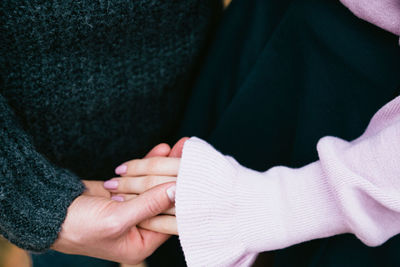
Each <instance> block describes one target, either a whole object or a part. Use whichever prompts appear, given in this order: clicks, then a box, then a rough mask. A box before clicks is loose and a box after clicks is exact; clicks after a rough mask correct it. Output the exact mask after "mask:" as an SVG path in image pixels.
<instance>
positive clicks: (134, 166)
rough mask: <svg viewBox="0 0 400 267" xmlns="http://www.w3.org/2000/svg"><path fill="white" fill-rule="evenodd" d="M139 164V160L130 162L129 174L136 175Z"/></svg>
mask: <svg viewBox="0 0 400 267" xmlns="http://www.w3.org/2000/svg"><path fill="white" fill-rule="evenodd" d="M138 164H139V160H137V159H134V160H131V161H130V162H128V164H127V166H128V170H127V173H134V172H135V170H136V169H137V166H138Z"/></svg>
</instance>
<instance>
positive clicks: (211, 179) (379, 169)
mask: <svg viewBox="0 0 400 267" xmlns="http://www.w3.org/2000/svg"><path fill="white" fill-rule="evenodd" d="M260 142H262V140H261V141H260ZM317 150H318V154H319V158H320V160H319V161H317V162H314V163H311V164H309V165H307V166H304V167H302V168H299V169H291V168H287V167H283V166H278V167H274V168H271V169H269V170H268V171H266V172H263V173H260V172H256V171H253V170H250V169H247V168H245V167H243V166H241V165H239V164H238V163H237V162H236V161H235V160H234V159H233V158H231V157H229V156H224V155H222V154H220V153H219V152H218V151H216V150H215V149H214V148H213V147H211V146H210V145H208V144H207V143H205V142H204V141H202V140H200V139H198V138H191V139H190V140H188V141H187V142H186V144H185V146H184V149H183V156H182V162H181V168H180V171H179V176H178V182H177V195H176V215H177V220H178V231H179V235H180V240H181V244H182V246H183V250H184V253H185V257H186V260H187V263H188V265H189V266H248V265H250V264H251V263H252V261H253V259H254V257H255V256H256V255H257V253H259V252H261V251H268V250H275V249H280V248H284V247H287V246H290V245H293V244H297V243H300V242H304V241H307V240H311V239H316V238H323V237H329V236H333V235H337V234H343V233H353V234H355V235H356V236H357V237H358V238H359V239H360V240H361V241H362V242H364V243H365V244H367V245H370V246H377V245H380V244H382V243H384V242H385V241H386V240H388V239H389V238H390V237H392V236H394V235H396V234H399V233H400V97H397V98H396V99H394V100H393V101H392V102H390V103H389V104H387V105H386V106H384V107H383V108H382V109H381V110H379V111H378V113H376V114H375V116H374V117H373V118H372V120H371V122H370V124H369V126H368V128H367V130H366V131H365V133H364V134H363V135H362V136H361V137H359V138H358V139H356V140H354V141H352V142H347V141H344V140H341V139H339V138H335V137H324V138H322V139H321V140H320V141H319V143H318V146H317Z"/></svg>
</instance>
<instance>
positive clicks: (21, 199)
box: [0, 95, 84, 252]
mask: <svg viewBox="0 0 400 267" xmlns="http://www.w3.org/2000/svg"><path fill="white" fill-rule="evenodd" d="M83 191H84V185H83V183H82V182H81V181H80V180H79V178H78V177H76V176H75V175H74V174H72V173H71V172H69V171H67V170H65V169H62V168H58V167H56V166H54V165H52V164H51V163H50V162H49V161H48V160H47V159H46V158H45V157H44V156H43V155H41V154H40V153H38V152H37V151H36V150H35V148H34V146H33V144H32V142H30V138H29V136H28V135H27V134H26V133H25V132H24V131H23V130H22V128H21V127H20V126H19V125H18V123H17V121H16V118H15V114H14V113H13V111H12V109H11V108H10V107H9V105H8V104H7V102H6V100H5V98H4V97H3V96H2V95H0V234H1V235H3V236H4V237H5V238H7V239H8V240H9V241H10V242H12V243H14V244H15V245H17V246H19V247H21V248H23V249H27V250H30V251H33V252H42V251H45V250H46V249H48V248H49V247H50V246H51V245H52V244H53V243H54V241H55V240H56V239H57V236H58V233H59V231H60V230H61V225H62V223H63V222H64V220H65V216H66V213H67V209H68V206H69V205H70V204H71V202H72V201H73V200H74V199H75V198H76V197H78V196H79V195H80V194H81V193H82V192H83Z"/></svg>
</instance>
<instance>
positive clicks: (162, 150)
mask: <svg viewBox="0 0 400 267" xmlns="http://www.w3.org/2000/svg"><path fill="white" fill-rule="evenodd" d="M170 151H171V148H170V146H169V145H168V144H164V143H162V144H159V145H156V146H155V147H154V148H153V149H152V150H150V151H149V153H147V155H146V156H145V157H144V158H151V157H166V156H168V154H169V153H170Z"/></svg>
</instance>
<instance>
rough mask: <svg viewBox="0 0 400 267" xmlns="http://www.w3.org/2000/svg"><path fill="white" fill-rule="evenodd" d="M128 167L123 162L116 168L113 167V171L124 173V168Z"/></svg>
mask: <svg viewBox="0 0 400 267" xmlns="http://www.w3.org/2000/svg"><path fill="white" fill-rule="evenodd" d="M127 169H128V166H126V165H125V164H122V165H119V166H118V167H117V168H116V169H115V173H116V174H119V175H120V174H124V173H126V170H127Z"/></svg>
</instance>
